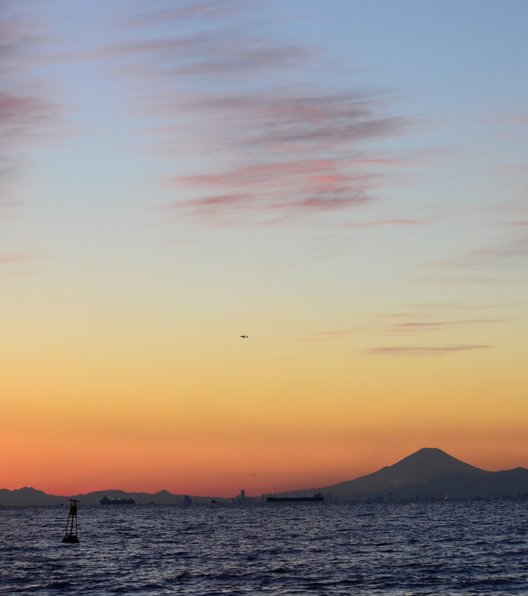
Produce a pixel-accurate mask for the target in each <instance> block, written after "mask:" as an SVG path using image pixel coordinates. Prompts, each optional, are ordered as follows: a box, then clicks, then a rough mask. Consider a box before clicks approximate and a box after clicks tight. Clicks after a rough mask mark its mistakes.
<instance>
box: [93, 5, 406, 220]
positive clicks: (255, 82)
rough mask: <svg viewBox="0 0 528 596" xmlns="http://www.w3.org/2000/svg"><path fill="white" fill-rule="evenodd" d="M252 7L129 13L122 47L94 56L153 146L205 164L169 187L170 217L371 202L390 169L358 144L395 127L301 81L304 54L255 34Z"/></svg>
mask: <svg viewBox="0 0 528 596" xmlns="http://www.w3.org/2000/svg"><path fill="white" fill-rule="evenodd" d="M146 6H148V5H146ZM254 8H255V7H254V5H252V11H251V14H249V11H247V4H246V3H243V2H238V1H237V2H234V3H231V4H230V3H228V5H227V6H226V5H225V4H224V3H222V2H211V1H208V0H205V1H203V2H190V3H183V4H179V5H178V6H173V5H169V6H165V5H164V6H161V7H160V5H159V4H155V5H154V7H153V8H152V9H150V8H145V9H144V10H140V11H139V12H138V13H137V14H132V15H129V16H128V17H127V18H126V19H125V20H124V23H123V24H124V25H125V31H126V40H125V41H123V42H121V43H118V44H114V45H113V46H111V47H108V48H105V49H103V50H102V51H101V52H100V55H101V57H104V58H105V59H109V60H111V61H112V63H113V64H114V66H115V67H116V68H117V69H118V72H119V76H120V78H121V79H122V78H123V77H126V79H127V80H129V81H130V82H132V84H133V85H137V84H138V83H139V87H137V104H136V105H137V106H138V108H140V109H141V113H142V114H143V115H146V116H147V117H148V118H150V119H151V120H157V121H158V123H159V126H155V125H153V127H152V135H153V136H154V137H155V142H156V144H157V147H160V148H163V150H164V152H165V154H167V153H170V154H175V155H178V154H185V155H186V156H189V155H190V154H192V155H194V156H195V157H196V158H197V160H201V161H203V160H204V158H212V159H211V162H212V163H214V164H215V166H214V171H211V170H209V171H207V170H205V171H203V172H198V173H195V174H189V175H183V176H182V175H181V174H179V175H176V176H172V177H170V180H169V182H170V184H171V185H172V187H173V188H174V191H175V193H177V195H176V197H175V200H174V201H173V202H171V209H174V208H176V205H180V207H181V209H182V210H185V211H186V212H187V213H190V214H194V216H196V217H197V218H202V217H205V218H210V217H211V216H212V215H214V216H215V217H216V216H219V217H221V218H224V219H230V218H231V219H233V220H237V221H238V218H239V216H240V215H241V214H242V215H243V216H244V217H245V218H246V220H247V221H256V220H261V219H262V218H263V217H264V218H265V217H266V216H265V215H263V214H265V213H269V212H277V213H285V214H286V215H287V218H292V217H299V216H300V215H301V214H310V213H320V212H323V211H324V212H330V211H335V210H338V209H339V210H344V209H352V208H358V207H361V206H363V205H365V204H367V203H369V202H370V201H373V200H374V199H375V190H376V188H377V187H378V186H379V184H380V181H381V178H382V177H383V175H384V174H385V172H382V171H380V170H386V169H388V168H393V167H401V166H402V162H401V161H400V160H398V159H397V158H392V159H391V158H388V157H387V156H386V155H385V154H384V153H381V152H380V151H377V152H376V151H374V150H373V149H368V150H367V145H366V143H367V142H368V143H370V142H372V141H376V140H380V139H384V138H393V137H395V136H396V135H399V134H401V133H402V131H403V130H404V129H405V127H406V125H407V121H406V119H405V118H402V117H401V116H399V115H394V114H392V113H391V103H392V102H391V100H390V99H389V98H388V96H387V95H386V94H384V93H381V92H379V91H372V90H371V91H369V90H364V89H359V88H353V87H351V88H342V89H332V88H331V87H330V88H328V87H326V88H324V87H323V86H321V85H320V84H319V83H317V82H314V81H313V80H310V75H307V73H308V72H309V68H308V67H311V66H312V63H313V61H314V59H315V54H314V52H313V50H312V48H310V47H307V46H305V45H303V44H299V43H294V44H292V43H288V42H287V41H286V42H285V41H284V40H282V39H280V38H279V37H278V36H274V35H272V34H271V33H270V32H269V31H268V32H267V33H265V31H266V30H267V29H266V27H262V24H261V23H259V22H258V21H257V18H258V15H256V13H255V10H254ZM195 17H198V20H197V21H193V27H192V33H189V27H188V26H187V25H186V23H188V19H194V18H195ZM168 24H170V27H169V26H168ZM130 25H133V26H130ZM165 25H167V26H165ZM153 26H156V27H159V29H157V30H156V33H157V35H153ZM305 67H307V68H306V69H305ZM248 75H250V77H251V78H250V79H248ZM285 75H286V76H285ZM303 77H304V79H305V80H304V82H301V81H302V79H303ZM241 197H243V199H241ZM280 219H282V218H280ZM266 221H269V220H268V219H266ZM387 225H388V224H387ZM393 225H397V224H396V223H394V224H393ZM402 225H403V224H402Z"/></svg>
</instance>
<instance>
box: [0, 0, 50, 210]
mask: <svg viewBox="0 0 528 596" xmlns="http://www.w3.org/2000/svg"><path fill="white" fill-rule="evenodd" d="M6 9H7V4H3V5H0V39H1V41H0V205H3V206H4V207H5V206H7V205H12V204H15V203H16V200H15V199H14V198H13V196H12V194H11V193H12V192H13V186H14V184H15V182H16V181H17V180H18V177H19V176H20V174H21V168H22V165H23V163H24V159H25V156H26V154H27V152H28V151H29V150H30V149H31V148H33V147H34V146H35V145H36V144H37V143H41V142H42V141H46V140H48V139H49V138H50V137H52V136H53V135H54V134H55V129H56V126H57V124H58V122H59V120H60V111H61V110H60V108H59V106H58V105H56V104H55V103H53V102H52V101H51V100H50V99H49V98H47V97H45V96H43V92H42V90H41V89H39V90H38V91H37V90H36V89H37V84H36V81H35V75H34V73H33V72H32V61H33V60H35V59H36V51H37V48H38V42H39V41H40V40H41V33H40V27H39V24H38V23H36V22H34V21H32V20H31V19H27V18H22V17H14V16H8V14H7V12H6Z"/></svg>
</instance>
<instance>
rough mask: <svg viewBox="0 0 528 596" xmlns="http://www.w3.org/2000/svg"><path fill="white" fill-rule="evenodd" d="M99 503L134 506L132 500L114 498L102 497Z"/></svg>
mask: <svg viewBox="0 0 528 596" xmlns="http://www.w3.org/2000/svg"><path fill="white" fill-rule="evenodd" d="M99 503H101V505H135V504H136V502H135V501H134V499H120V498H114V497H103V498H102V499H101V500H100V501H99Z"/></svg>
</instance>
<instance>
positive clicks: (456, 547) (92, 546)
mask: <svg viewBox="0 0 528 596" xmlns="http://www.w3.org/2000/svg"><path fill="white" fill-rule="evenodd" d="M63 518H64V509H63V508H18V509H15V508H3V509H0V560H1V561H2V565H0V594H19V593H21V594H29V593H38V594H42V595H48V594H49V595H52V594H59V593H65V594H66V593H67V594H79V595H81V594H82V595H83V596H85V595H92V594H94V595H95V594H152V595H161V594H174V593H178V594H189V595H192V594H200V595H201V596H203V595H205V594H215V595H218V594H229V595H231V596H235V595H237V594H269V595H273V594H277V595H279V594H280V595H281V596H283V595H293V594H332V595H334V594H335V595H338V594H351V593H353V594H365V595H366V594H395V595H396V594H493V593H495V594H527V593H528V579H527V574H526V562H527V559H528V534H527V515H526V502H523V501H507V502H479V503H463V502H461V503H456V502H450V503H417V504H405V505H398V504H390V505H387V504H385V505H384V504H353V505H337V504H315V505H314V504H300V505H299V506H294V507H292V506H291V505H287V506H281V505H269V504H262V505H254V506H244V507H235V506H222V505H216V506H215V507H214V508H213V507H208V506H201V507H200V506H197V507H190V508H185V509H183V508H179V507H158V506H144V507H143V506H137V507H133V508H123V509H119V510H113V509H112V510H109V509H108V508H104V507H84V508H80V510H79V521H80V535H81V544H80V545H75V546H74V545H63V544H62V543H61V538H62V531H63V526H64V519H63Z"/></svg>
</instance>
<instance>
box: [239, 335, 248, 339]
mask: <svg viewBox="0 0 528 596" xmlns="http://www.w3.org/2000/svg"><path fill="white" fill-rule="evenodd" d="M239 337H241V338H242V339H247V338H248V337H249V335H239Z"/></svg>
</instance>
